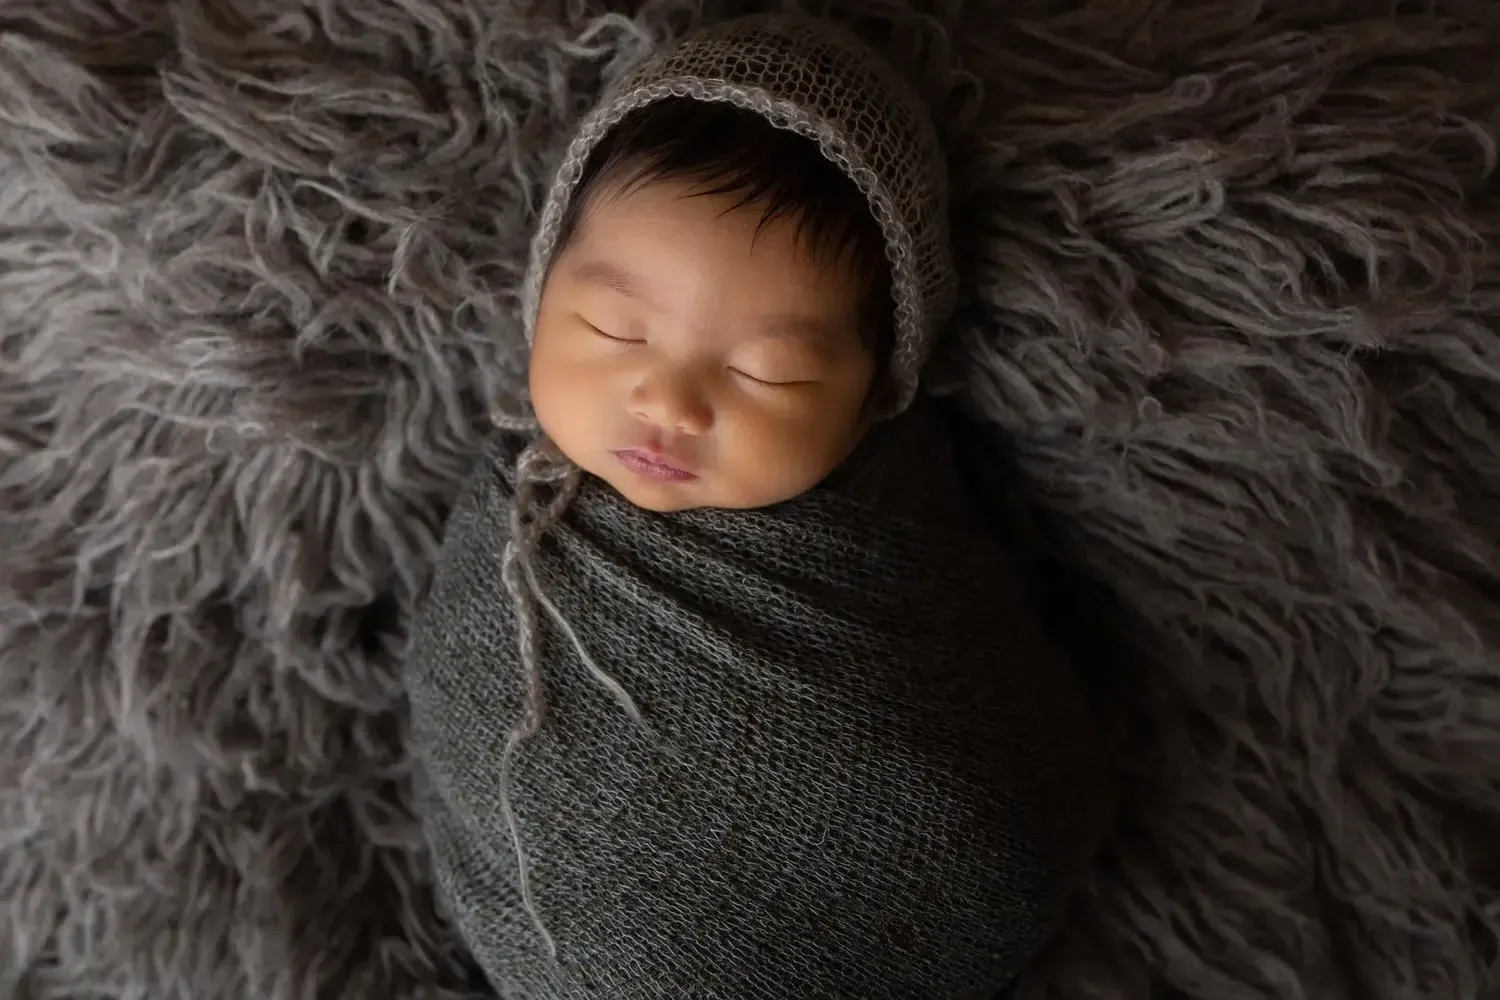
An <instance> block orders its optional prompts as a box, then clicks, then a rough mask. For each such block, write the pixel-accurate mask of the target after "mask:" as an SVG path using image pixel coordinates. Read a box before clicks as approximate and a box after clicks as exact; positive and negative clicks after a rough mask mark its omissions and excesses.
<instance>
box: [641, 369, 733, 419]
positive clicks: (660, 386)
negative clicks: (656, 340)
mask: <svg viewBox="0 0 1500 1000" xmlns="http://www.w3.org/2000/svg"><path fill="white" fill-rule="evenodd" d="M630 412H631V415H632V416H634V417H635V418H636V419H638V420H643V421H645V422H646V423H649V424H652V425H653V426H656V427H659V428H661V429H662V430H664V431H668V432H671V433H675V434H706V433H707V432H708V430H709V428H711V427H712V426H713V422H714V416H713V408H712V407H711V406H710V405H709V403H708V399H707V397H706V394H705V393H704V392H702V391H701V389H700V387H699V386H697V385H696V384H695V383H694V381H693V379H691V378H687V377H683V376H680V375H672V374H667V373H659V372H658V373H653V374H652V375H649V376H647V377H646V378H643V379H641V381H640V382H638V383H637V384H636V386H635V388H634V389H633V390H632V391H631V394H630Z"/></svg>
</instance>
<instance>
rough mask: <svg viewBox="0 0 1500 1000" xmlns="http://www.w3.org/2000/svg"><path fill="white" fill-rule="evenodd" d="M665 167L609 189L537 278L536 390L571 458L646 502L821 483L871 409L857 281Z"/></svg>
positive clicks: (665, 503) (871, 364) (683, 501)
mask: <svg viewBox="0 0 1500 1000" xmlns="http://www.w3.org/2000/svg"><path fill="white" fill-rule="evenodd" d="M692 190H693V189H692V187H691V185H690V184H688V183H686V182H673V181H658V182H653V183H650V184H646V185H643V186H640V187H638V188H636V189H634V190H630V191H627V192H626V193H623V194H621V193H620V191H619V189H618V188H615V189H611V188H608V187H606V188H603V189H601V190H600V191H599V192H598V193H597V194H596V195H595V196H594V199H593V201H592V203H591V204H589V205H588V206H587V207H586V208H585V209H584V212H583V213H582V216H581V218H580V220H579V225H578V227H577V228H576V230H575V232H574V235H573V238H572V240H571V242H570V243H569V245H568V246H567V247H566V249H564V250H563V252H562V253H561V254H560V255H559V256H558V258H557V260H556V261H555V262H554V264H553V267H552V270H551V273H550V274H549V276H548V279H547V283H546V285H545V287H544V288H543V290H542V298H541V307H540V311H539V313H538V316H537V323H536V330H535V336H534V340H533V346H532V357H531V395H532V404H533V406H534V407H535V409H536V414H537V418H538V420H539V421H540V422H541V425H542V429H543V430H544V431H545V432H546V433H547V436H548V437H550V438H551V439H552V441H553V443H554V444H556V445H557V447H558V448H559V449H561V451H562V452H563V453H564V454H565V455H566V456H567V457H568V458H569V459H571V460H572V461H573V462H574V463H576V464H577V465H578V466H579V467H581V468H582V469H584V470H585V471H587V472H591V473H593V474H594V475H596V476H598V477H599V478H601V479H603V480H604V481H606V482H607V483H609V484H610V485H611V486H613V487H614V488H615V489H616V490H618V491H619V492H620V493H621V494H622V495H624V497H625V499H627V500H629V501H630V502H631V503H633V504H635V505H636V506H639V507H643V508H645V509H647V510H655V511H674V510H684V509H687V508H692V507H723V508H741V509H742V508H749V507H762V506H767V505H769V504H774V503H779V502H781V501H783V500H787V499H790V498H791V497H794V496H796V495H797V494H799V493H802V492H803V491H805V490H807V489H810V488H811V487H813V486H816V485H817V484H818V483H819V482H820V481H821V480H822V479H823V478H824V477H825V476H827V475H828V474H829V473H830V472H832V471H833V469H834V467H835V466H837V465H838V464H839V463H840V462H842V461H843V460H844V459H845V458H846V457H847V456H848V455H849V452H850V451H851V450H852V449H853V447H854V445H855V444H856V443H857V442H858V440H859V438H860V435H861V434H862V433H863V431H864V430H865V427H866V426H867V423H868V418H867V412H868V408H867V407H866V401H867V399H868V397H869V390H870V386H871V380H872V378H873V377H874V371H875V360H874V357H873V356H872V353H871V352H870V351H869V350H868V349H867V348H866V347H865V345H864V343H863V342H862V340H861V338H860V331H859V322H858V321H859V315H860V310H859V308H858V307H859V301H858V296H859V282H858V279H857V277H856V276H855V275H854V274H853V269H852V268H851V267H849V266H848V265H847V263H845V262H840V263H838V264H833V263H820V262H819V261H817V260H815V259H814V258H813V257H812V256H811V255H810V254H809V253H808V252H807V251H806V249H805V248H804V247H803V245H802V243H801V242H800V240H799V239H798V238H797V232H796V225H795V222H794V221H793V220H789V219H784V218H778V219H775V220H772V221H771V222H769V223H767V224H765V225H764V226H763V228H760V230H759V232H757V227H760V226H761V223H762V219H763V212H762V210H761V208H760V207H759V206H753V205H752V206H749V207H744V208H735V207H734V206H735V204H736V202H737V201H738V198H737V197H736V196H734V195H722V196H721V195H698V194H691V195H690V192H692Z"/></svg>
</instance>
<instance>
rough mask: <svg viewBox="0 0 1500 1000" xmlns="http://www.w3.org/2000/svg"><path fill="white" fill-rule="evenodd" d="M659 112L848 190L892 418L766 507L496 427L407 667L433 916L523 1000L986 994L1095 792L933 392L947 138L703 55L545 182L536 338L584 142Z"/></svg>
mask: <svg viewBox="0 0 1500 1000" xmlns="http://www.w3.org/2000/svg"><path fill="white" fill-rule="evenodd" d="M667 97H689V98H696V99H700V100H711V101H726V102H729V103H732V104H734V105H735V106H738V107H741V108H746V109H749V110H754V111H757V112H759V113H761V114H763V115H765V116H766V117H767V119H768V120H770V121H772V122H773V123H774V124H776V125H778V126H779V127H783V128H789V129H793V130H795V131H798V132H800V133H801V134H803V135H805V136H807V137H808V138H809V139H810V140H812V141H813V142H815V143H817V145H818V147H819V148H820V149H821V150H822V151H823V153H824V154H825V155H826V156H828V157H829V158H830V159H831V160H833V161H834V162H836V163H838V164H839V165H840V166H841V167H842V168H843V169H844V170H845V171H846V172H847V173H848V174H849V176H850V177H851V178H852V179H853V180H854V181H855V183H856V184H857V185H858V186H859V188H860V190H861V191H863V192H864V193H865V195H866V197H867V199H868V200H869V202H870V205H871V211H872V214H873V215H874V216H875V218H876V220H877V221H878V223H879V224H880V227H881V231H882V233H883V234H884V235H885V237H886V242H887V245H888V257H889V260H890V262H891V269H892V292H893V298H894V300H895V303H896V317H895V319H896V323H895V334H896V336H895V347H894V354H893V357H892V359H891V365H890V374H891V376H892V378H893V380H894V382H895V386H896V389H897V393H896V396H895V405H894V406H893V407H892V408H891V411H890V413H899V414H900V415H898V416H894V417H892V418H891V419H889V420H886V421H884V422H882V423H880V424H878V425H877V426H876V428H875V430H874V431H872V432H871V434H870V435H869V436H868V437H867V439H866V440H865V441H864V442H862V443H861V445H860V446H859V447H858V448H857V450H856V452H855V454H854V455H853V456H852V457H851V458H850V459H849V460H848V461H847V462H846V463H845V464H844V465H843V466H842V467H841V468H840V469H839V470H838V471H837V472H836V473H835V475H834V476H833V477H832V478H831V479H830V480H828V481H827V482H825V483H824V484H823V485H821V486H819V487H818V488H816V489H814V490H812V491H810V492H809V493H806V494H804V495H802V496H800V497H797V498H795V499H794V500H791V501H789V502H786V503H783V504H779V505H776V506H775V507H771V508H767V509H763V510H754V511H734V512H725V511H709V510H697V511H689V512H685V513H680V514H673V515H661V514H654V513H649V512H645V511H642V510H639V509H636V508H634V507H633V506H631V505H630V504H629V503H628V502H627V501H625V500H624V499H623V498H622V497H621V496H620V495H619V494H617V493H615V492H613V491H612V490H611V489H610V488H609V487H608V486H606V485H605V484H603V483H602V482H600V481H598V480H594V479H591V478H589V477H583V476H581V475H580V474H579V473H578V471H577V470H576V469H570V468H569V467H568V466H567V463H561V464H557V463H553V462H550V461H549V460H547V459H546V457H545V448H544V447H542V444H543V443H542V442H539V441H538V440H536V439H534V438H526V437H517V436H514V435H510V434H501V435H499V436H497V438H496V439H495V441H494V442H493V444H492V446H491V448H490V450H489V451H488V452H487V454H486V455H485V456H484V458H483V461H482V462H481V463H480V465H479V467H478V469H477V471H476V473H475V475H474V477H473V479H472V481H471V482H470V483H469V484H468V486H467V488H466V489H465V490H464V491H463V493H462V495H461V498H460V501H459V503H458V505H457V507H456V509H455V512H454V514H453V516H452V519H451V521H450V524H449V526H448V531H447V537H446V539H445V543H444V546H443V552H442V555H441V557H440V560H439V565H438V567H437V571H436V575H435V577H434V583H433V587H432V591H431V594H430V595H429V598H428V602H427V604H426V606H425V608H424V609H423V611H422V613H421V614H420V615H419V616H418V617H417V619H416V621H415V622H414V625H413V630H412V636H411V643H410V647H409V650H408V654H407V674H406V681H407V686H408V691H409V694H410V702H411V712H412V744H413V748H414V751H415V755H416V758H417V761H418V764H419V778H420V781H419V791H420V793H421V799H422V803H421V805H422V817H423V821H424V824H425V829H426V832H427V835H428V837H429V839H430V842H431V846H432V851H433V860H434V865H435V869H436V872H437V877H438V881H439V885H440V888H441V890H442V895H443V897H444V899H445V900H446V903H447V905H448V907H449V908H450V909H451V911H452V914H453V917H454V919H455V920H456V921H457V924H458V927H459V929H460V931H461V933H462V934H463V936H464V938H465V940H466V941H467V942H468V944H469V946H470V947H471V949H472V950H473V951H474V953H475V955H476V956H477V958H478V960H479V961H480V963H481V965H482V966H483V968H484V970H485V972H486V973H487V974H488V975H489V977H490V978H491V980H492V981H493V982H494V984H495V985H496V986H497V987H498V988H499V989H500V991H501V993H502V994H503V995H504V996H506V997H514V998H518V1000H582V998H595V997H597V998H608V1000H637V998H639V1000H648V998H649V1000H657V998H661V1000H667V998H670V1000H731V998H733V1000H751V998H762V997H764V998H773V997H774V998H776V1000H844V998H848V1000H856V998H857V1000H881V998H886V997H889V998H891V1000H896V998H901V1000H923V998H932V1000H949V998H954V1000H965V998H976V1000H978V998H987V997H989V996H990V995H991V994H992V993H993V992H994V991H995V990H996V989H998V988H1000V987H1001V986H1003V985H1004V984H1005V983H1006V982H1007V981H1009V980H1010V979H1011V978H1012V977H1013V976H1014V974H1015V973H1016V972H1017V971H1018V970H1019V969H1020V967H1021V965H1022V964H1023V962H1024V961H1025V959H1026V958H1027V957H1028V956H1029V955H1030V954H1031V953H1032V951H1033V950H1034V948H1035V947H1036V945H1037V944H1038V943H1039V942H1040V941H1041V940H1042V938H1043V937H1044V936H1045V934H1046V932H1047V930H1048V929H1049V928H1050V925H1051V923H1052V921H1053V920H1054V919H1055V918H1056V915H1057V911H1058V908H1059V906H1060V905H1061V901H1062V899H1063V898H1064V896H1065V893H1066V889H1067V887H1068V885H1069V883H1070V882H1071V880H1072V877H1073V875H1074V873H1075V872H1076V871H1077V868H1078V864H1079V861H1080V859H1081V857H1082V856H1083V855H1084V854H1085V853H1086V852H1087V850H1088V848H1089V847H1090V846H1091V845H1092V842H1093V836H1094V832H1095V829H1096V826H1095V824H1094V823H1093V822H1091V820H1092V818H1093V817H1094V816H1095V815H1096V814H1097V810H1096V809H1095V806H1096V804H1097V802H1098V801H1100V798H1101V797H1100V796H1099V795H1098V789H1097V786H1096V784H1095V783H1094V779H1095V777H1096V776H1097V774H1098V773H1099V772H1098V770H1097V768H1096V767H1095V766H1094V764H1095V762H1094V759H1093V756H1092V746H1093V744H1092V741H1091V739H1090V736H1091V732H1090V729H1091V727H1090V725H1089V722H1088V720H1087V718H1086V716H1085V714H1084V709H1083V706H1082V702H1081V699H1080V698H1079V697H1078V693H1077V691H1076V690H1075V689H1074V687H1073V683H1072V676H1071V674H1070V672H1069V671H1068V670H1067V669H1066V667H1065V665H1064V664H1062V663H1061V662H1060V661H1059V660H1058V659H1056V658H1055V657H1054V656H1053V655H1052V654H1051V652H1050V649H1049V647H1048V646H1047V645H1046V644H1045V643H1044V642H1043V641H1042V640H1041V638H1040V637H1039V635H1038V633H1037V626H1036V625H1035V620H1034V618H1032V617H1030V616H1028V615H1026V614H1025V613H1024V612H1023V611H1022V610H1021V609H1022V607H1023V606H1024V601H1023V600H1022V599H1021V595H1018V594H1016V593H1015V592H1014V589H1013V588H1014V581H1013V577H1012V574H1011V572H1010V569H1009V567H1008V565H1007V562H1006V560H1005V558H1004V553H1003V552H1002V551H1001V550H1000V548H999V547H998V546H997V545H996V544H995V543H994V541H993V540H992V539H991V538H990V537H989V536H988V535H987V534H986V532H985V531H984V528H983V526H982V525H980V524H978V523H976V520H975V518H973V517H972V516H971V513H970V511H969V510H968V509H967V506H966V503H965V501H964V491H963V486H962V484H961V483H960V482H959V479H958V476H957V473H956V470H955V467H954V463H953V456H952V454H951V452H950V450H949V448H948V447H947V445H946V437H945V434H944V431H943V428H942V427H941V426H940V424H939V423H938V422H937V421H936V420H935V418H934V416H933V414H932V412H931V411H930V409H929V408H928V407H929V405H930V404H926V403H923V402H922V401H921V400H920V398H919V396H918V392H917V386H918V378H919V373H920V370H921V366H922V364H923V362H924V360H925V359H926V357H927V356H928V353H929V351H930V349H931V346H932V341H933V338H934V336H935V334H936V333H937V331H938V330H939V329H940V328H941V326H942V325H943V323H944V322H945V321H946V320H947V318H948V314H949V311H950V310H951V307H952V303H953V293H954V281H953V268H952V266H951V262H950V260H949V257H948V254H949V248H948V233H947V225H946V217H945V215H946V207H945V203H944V196H943V191H944V185H945V174H944V171H945V167H944V164H943V158H942V155H941V149H940V147H939V145H938V142H937V138H936V134H935V132H934V130H933V128H932V125H931V122H930V121H927V120H926V118H925V113H924V111H923V109H922V106H921V102H920V101H919V99H918V98H917V97H916V95H915V94H914V93H913V92H912V91H911V90H910V89H907V88H906V87H905V85H904V84H903V83H902V80H901V78H900V77H899V75H898V74H896V73H895V72H894V71H893V70H892V68H891V67H889V66H886V65H885V64H883V63H882V62H880V60H879V59H878V57H876V55H875V54H874V53H873V52H872V51H871V50H869V49H867V48H865V47H863V46H862V45H861V44H860V43H859V42H858V41H856V40H854V39H853V38H852V37H850V36H847V35H845V34H844V33H843V32H842V31H839V30H837V29H835V28H833V27H831V26H829V25H826V24H822V23H818V22H812V21H806V20H800V19H789V18H784V17H772V18H748V19H743V20H740V21H735V22H731V23H729V24H726V25H721V26H718V27H714V28H710V29H707V30H705V31H703V32H701V33H699V34H697V35H694V36H690V38H689V40H688V41H686V42H684V43H683V44H682V45H681V46H679V47H678V48H676V49H674V50H672V51H670V52H668V53H666V54H664V55H662V56H660V57H657V58H655V59H653V60H650V61H649V62H647V63H646V64H645V65H643V66H642V67H641V68H639V69H638V70H636V71H635V72H633V73H630V74H628V75H627V76H626V77H625V78H624V79H623V80H622V81H621V82H620V84H619V85H618V86H617V87H616V88H615V89H614V90H613V91H612V92H611V94H610V95H607V96H606V98H605V100H604V101H603V102H602V103H601V105H600V107H599V108H598V109H597V110H596V111H595V112H593V113H592V114H591V115H590V116H588V117H587V118H586V119H585V121H584V122H583V124H582V126H581V127H580V130H579V134H578V137H577V139H576V140H575V141H574V142H573V143H572V145H571V146H570V147H569V149H568V151H567V153H566V155H565V156H564V158H563V161H562V164H561V166H560V168H559V170H558V174H557V180H556V182H555V184H554V187H553V189H552V192H551V194H550V195H549V197H548V199H547V201H546V203H545V207H544V209H543V213H542V218H541V222H540V226H539V230H538V234H537V237H536V240H535V242H534V246H533V257H532V266H531V271H530V273H529V275H528V277H527V280H526V284H525V288H524V304H523V307H524V309H525V312H526V316H527V322H528V332H529V325H530V323H531V322H532V321H534V318H535V312H536V306H537V302H538V300H539V297H540V291H541V287H542V284H543V282H544V279H545V272H546V268H547V265H548V263H549V261H550V260H551V258H552V255H553V253H554V251H555V249H556V239H557V235H558V231H559V225H560V221H561V219H562V217H563V214H564V212H565V211H566V208H567V205H568V202H569V200H570V198H571V196H572V190H573V188H574V186H575V185H576V184H577V182H578V180H579V178H580V176H581V175H582V173H583V170H584V166H585V164H586V162H587V160H588V156H589V153H590V151H591V150H592V149H593V148H594V146H595V144H596V143H597V142H598V140H599V139H600V138H602V136H603V135H604V134H605V133H606V132H607V131H608V129H609V128H610V127H612V126H613V125H614V124H616V123H618V122H619V121H620V120H621V119H622V118H623V117H624V115H625V114H627V113H628V112H629V111H630V110H633V109H635V108H638V107H641V106H643V105H645V104H646V103H649V102H650V101H652V100H659V99H663V98H667ZM913 400H917V402H916V403H915V404H913ZM908 407H909V409H908ZM903 411H904V412H903ZM887 415H888V416H889V415H890V414H889V413H888V414H887ZM554 500H555V501H557V502H554ZM538 511H541V512H542V516H541V519H540V520H534V518H536V517H537V512H538ZM542 523H544V524H545V525H546V529H547V530H545V531H534V530H532V529H531V528H530V527H529V525H533V524H542ZM539 604H540V605H543V606H544V607H545V610H546V611H547V614H541V613H539V612H538V610H537V607H538V605H539ZM601 681H603V683H601ZM518 720H520V722H518ZM543 722H544V723H545V724H543Z"/></svg>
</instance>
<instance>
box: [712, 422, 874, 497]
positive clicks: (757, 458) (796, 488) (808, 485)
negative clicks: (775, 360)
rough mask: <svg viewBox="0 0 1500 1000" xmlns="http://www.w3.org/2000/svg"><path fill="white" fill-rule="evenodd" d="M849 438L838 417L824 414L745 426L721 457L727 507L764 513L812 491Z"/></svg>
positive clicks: (833, 465)
mask: <svg viewBox="0 0 1500 1000" xmlns="http://www.w3.org/2000/svg"><path fill="white" fill-rule="evenodd" d="M851 433H852V428H850V427H849V425H848V421H845V420H843V419H842V414H840V413H838V412H830V411H828V410H826V409H825V410H821V411H817V412H810V413H808V414H805V415H803V416H802V417H801V418H800V419H797V420H790V421H789V420H767V419H764V418H760V419H755V418H754V417H750V418H749V419H747V420H745V421H744V422H743V423H742V424H741V426H740V427H739V428H737V433H736V434H734V435H733V437H732V439H731V440H729V441H726V442H725V445H726V446H727V447H726V448H725V452H726V453H725V454H723V455H721V458H722V460H723V462H724V464H725V465H726V466H727V467H728V468H726V470H725V471H726V472H729V475H728V476H726V477H725V478H726V489H732V490H733V492H734V494H735V501H736V502H734V503H733V504H732V505H733V506H737V507H764V506H768V505H770V504H774V503H780V502H782V501H783V500H790V499H791V498H792V497H794V496H797V495H798V494H800V493H805V492H806V491H807V490H810V489H812V488H813V487H814V486H816V485H818V483H820V482H822V481H823V479H825V478H826V477H827V476H828V474H829V473H831V472H832V471H833V470H834V468H836V467H837V466H838V464H839V463H840V462H841V461H843V459H844V458H845V456H846V455H847V454H848V451H849V447H850V435H851ZM729 505H730V504H728V503H726V506H729Z"/></svg>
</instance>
